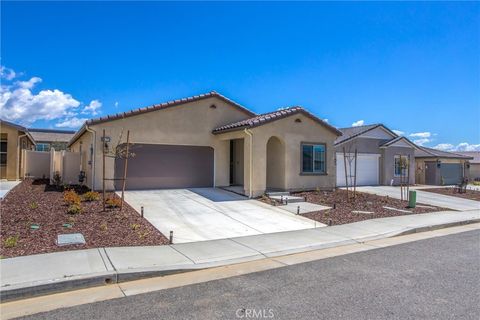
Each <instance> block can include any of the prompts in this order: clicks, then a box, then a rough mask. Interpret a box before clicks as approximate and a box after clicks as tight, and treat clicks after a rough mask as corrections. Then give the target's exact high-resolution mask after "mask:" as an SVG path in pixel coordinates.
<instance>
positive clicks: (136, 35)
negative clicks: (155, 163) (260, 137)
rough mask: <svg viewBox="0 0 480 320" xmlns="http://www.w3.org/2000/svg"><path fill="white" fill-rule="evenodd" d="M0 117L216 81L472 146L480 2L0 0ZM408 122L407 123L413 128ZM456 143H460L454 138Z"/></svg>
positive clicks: (477, 126) (31, 116)
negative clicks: (100, 0) (44, 0)
mask: <svg viewBox="0 0 480 320" xmlns="http://www.w3.org/2000/svg"><path fill="white" fill-rule="evenodd" d="M1 9H2V10H1V18H2V19H1V20H2V21H1V45H2V46H1V61H0V62H1V65H2V69H1V70H2V72H1V73H2V76H1V77H2V79H1V80H2V89H1V100H0V103H1V105H0V107H1V111H0V116H1V117H2V118H3V119H7V120H12V121H15V122H19V123H23V124H25V125H28V126H34V127H52V128H55V127H58V128H68V127H71V126H74V127H78V126H79V125H80V123H81V122H82V121H83V120H84V119H86V118H91V117H96V116H100V115H106V114H110V113H115V112H119V111H126V110H129V109H132V108H138V107H143V106H147V105H151V104H154V103H159V102H163V101H167V100H171V99H176V98H182V97H186V96H191V95H196V94H199V93H204V92H208V91H211V90H216V91H218V92H220V93H222V94H224V95H226V96H227V97H229V98H231V99H233V100H235V101H237V102H239V103H240V104H242V105H244V106H246V107H247V108H249V109H251V110H253V111H254V112H258V113H261V112H268V111H272V110H275V109H277V108H280V107H285V106H292V105H302V106H304V107H305V108H307V109H308V110H310V111H311V112H313V113H315V114H316V115H318V116H319V117H321V118H324V119H328V121H329V122H330V123H331V124H332V125H334V126H337V127H346V126H351V125H352V124H353V123H354V122H357V123H361V121H363V122H364V123H365V124H368V123H377V122H381V123H384V124H386V125H387V126H389V127H390V128H391V129H395V130H400V131H403V132H404V134H405V135H406V136H408V137H409V138H410V139H412V140H416V141H417V142H419V143H423V144H424V145H426V146H439V148H443V149H450V150H455V149H479V150H480V93H479V92H480V58H479V57H480V31H479V30H480V4H479V3H478V2H463V3H444V2H436V3H413V2H407V3H377V2H376V3H370V2H369V3H352V2H348V3H347V2H345V3H344V2H342V3H285V2H283V3H217V2H215V3H185V2H182V3H162V2H144V3H128V2H104V3H92V2H82V3H67V2H47V3H40V2H34V3H28V2H2V8H1ZM412 134H413V135H412ZM462 143H464V144H462Z"/></svg>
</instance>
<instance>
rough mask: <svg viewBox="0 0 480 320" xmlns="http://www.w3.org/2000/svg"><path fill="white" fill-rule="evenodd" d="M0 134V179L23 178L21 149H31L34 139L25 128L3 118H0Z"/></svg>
mask: <svg viewBox="0 0 480 320" xmlns="http://www.w3.org/2000/svg"><path fill="white" fill-rule="evenodd" d="M0 135H1V136H0V144H1V148H0V179H7V180H18V179H20V178H23V176H22V175H21V172H22V168H21V165H22V152H21V150H23V149H27V150H31V149H33V147H34V146H35V140H34V139H33V138H32V136H31V135H30V133H29V132H28V130H27V128H25V127H23V126H20V125H18V124H15V123H12V122H9V121H5V120H0Z"/></svg>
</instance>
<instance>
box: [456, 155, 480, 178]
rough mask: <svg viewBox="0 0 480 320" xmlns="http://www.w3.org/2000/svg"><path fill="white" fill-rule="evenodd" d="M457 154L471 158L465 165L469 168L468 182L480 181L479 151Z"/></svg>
mask: <svg viewBox="0 0 480 320" xmlns="http://www.w3.org/2000/svg"><path fill="white" fill-rule="evenodd" d="M457 153H458V154H461V155H463V156H467V157H472V158H473V159H471V160H469V161H468V162H469V163H468V164H467V167H469V172H468V178H469V179H470V180H477V181H480V151H461V152H457Z"/></svg>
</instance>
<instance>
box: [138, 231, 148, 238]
mask: <svg viewBox="0 0 480 320" xmlns="http://www.w3.org/2000/svg"><path fill="white" fill-rule="evenodd" d="M149 234H150V232H148V231H144V232H141V231H138V232H137V235H138V238H139V239H143V238H145V237H146V236H148V235H149Z"/></svg>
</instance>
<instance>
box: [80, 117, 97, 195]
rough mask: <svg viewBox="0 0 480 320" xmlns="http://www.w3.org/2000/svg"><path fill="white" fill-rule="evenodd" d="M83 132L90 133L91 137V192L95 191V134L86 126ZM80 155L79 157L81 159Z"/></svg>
mask: <svg viewBox="0 0 480 320" xmlns="http://www.w3.org/2000/svg"><path fill="white" fill-rule="evenodd" d="M85 130H86V131H88V132H90V133H91V134H92V136H93V152H92V190H95V171H96V170H95V169H96V168H95V155H96V152H97V132H96V131H95V130H93V129H90V128H89V127H88V125H87V124H85ZM81 156H82V155H80V157H81Z"/></svg>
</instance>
